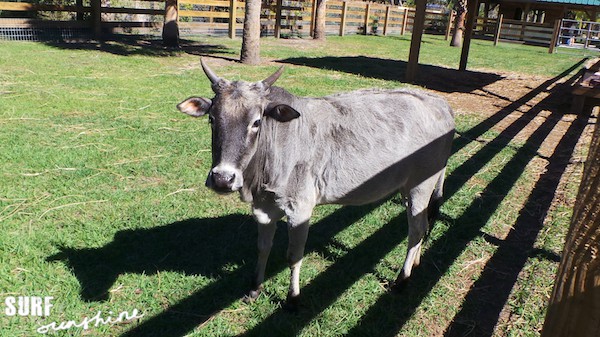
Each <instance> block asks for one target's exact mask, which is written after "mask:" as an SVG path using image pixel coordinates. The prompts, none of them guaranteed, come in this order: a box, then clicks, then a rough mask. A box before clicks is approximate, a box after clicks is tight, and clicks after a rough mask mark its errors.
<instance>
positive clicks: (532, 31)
mask: <svg viewBox="0 0 600 337" xmlns="http://www.w3.org/2000/svg"><path fill="white" fill-rule="evenodd" d="M476 20H477V22H476V24H475V28H474V32H473V33H474V34H475V35H476V36H477V37H479V38H487V39H490V40H494V41H498V40H503V41H508V42H510V41H520V42H525V43H528V44H533V45H540V46H550V44H551V43H552V40H553V37H554V35H555V30H556V27H555V23H533V22H523V21H519V20H508V19H504V18H503V17H502V16H500V17H499V18H493V19H492V18H484V17H478V18H477V19H476Z"/></svg>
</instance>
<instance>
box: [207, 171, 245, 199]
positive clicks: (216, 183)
mask: <svg viewBox="0 0 600 337" xmlns="http://www.w3.org/2000/svg"><path fill="white" fill-rule="evenodd" d="M241 180H242V179H241V172H238V170H236V169H233V168H231V167H221V166H216V167H214V168H213V169H212V170H210V172H209V173H208V177H207V178H206V187H208V188H210V189H212V190H214V191H215V192H218V193H230V192H234V191H237V190H239V189H240V188H241Z"/></svg>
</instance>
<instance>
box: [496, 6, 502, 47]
mask: <svg viewBox="0 0 600 337" xmlns="http://www.w3.org/2000/svg"><path fill="white" fill-rule="evenodd" d="M502 20H504V14H500V16H498V22H496V32H495V34H494V47H495V46H497V45H498V41H499V40H500V32H501V31H502Z"/></svg>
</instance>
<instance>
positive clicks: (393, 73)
mask: <svg viewBox="0 0 600 337" xmlns="http://www.w3.org/2000/svg"><path fill="white" fill-rule="evenodd" d="M279 62H281V63H288V64H295V65H302V66H307V67H313V68H319V69H329V70H335V71H343V72H346V73H350V74H356V75H361V76H364V77H368V78H377V79H382V80H387V81H404V79H405V77H406V76H405V74H406V65H407V63H406V62H405V61H398V60H391V59H382V58H377V57H367V56H341V57H335V56H325V57H316V58H310V57H296V58H288V59H284V60H280V61H279ZM501 78H502V76H500V75H497V74H493V73H484V72H477V71H458V70H454V69H449V68H443V67H438V66H432V65H425V64H420V65H419V74H418V76H417V80H416V82H415V84H418V85H421V86H424V87H426V88H429V89H433V90H437V91H441V92H473V91H474V90H476V89H481V88H483V87H485V86H486V85H489V84H491V83H494V82H496V81H498V80H500V79H501Z"/></svg>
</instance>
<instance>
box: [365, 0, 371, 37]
mask: <svg viewBox="0 0 600 337" xmlns="http://www.w3.org/2000/svg"><path fill="white" fill-rule="evenodd" d="M369 12H371V3H370V2H367V7H366V8H365V35H369Z"/></svg>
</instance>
